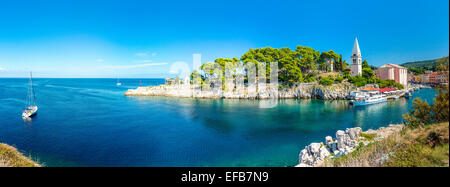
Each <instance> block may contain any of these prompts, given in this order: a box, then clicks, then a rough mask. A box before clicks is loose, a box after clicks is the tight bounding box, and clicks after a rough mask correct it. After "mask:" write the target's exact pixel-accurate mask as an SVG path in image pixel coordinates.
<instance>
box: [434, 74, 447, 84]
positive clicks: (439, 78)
mask: <svg viewBox="0 0 450 187" xmlns="http://www.w3.org/2000/svg"><path fill="white" fill-rule="evenodd" d="M436 84H439V85H448V71H441V72H439V73H437V75H436Z"/></svg>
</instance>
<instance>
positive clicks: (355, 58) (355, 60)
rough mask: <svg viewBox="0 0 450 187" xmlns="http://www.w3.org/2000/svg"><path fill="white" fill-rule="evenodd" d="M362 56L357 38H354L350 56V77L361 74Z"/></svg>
mask: <svg viewBox="0 0 450 187" xmlns="http://www.w3.org/2000/svg"><path fill="white" fill-rule="evenodd" d="M361 59H362V56H361V50H360V49H359V44H358V38H355V43H354V44H353V50H352V56H351V65H350V66H351V73H352V77H353V76H356V75H362V60H361Z"/></svg>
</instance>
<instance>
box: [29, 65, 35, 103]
mask: <svg viewBox="0 0 450 187" xmlns="http://www.w3.org/2000/svg"><path fill="white" fill-rule="evenodd" d="M30 105H32V106H34V105H36V97H35V95H34V90H33V73H32V72H31V71H30Z"/></svg>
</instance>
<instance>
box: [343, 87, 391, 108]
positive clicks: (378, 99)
mask: <svg viewBox="0 0 450 187" xmlns="http://www.w3.org/2000/svg"><path fill="white" fill-rule="evenodd" d="M386 101H387V99H386V97H385V95H383V94H381V93H380V92H379V91H378V90H370V91H363V92H361V94H359V96H357V97H355V98H354V99H352V100H351V101H350V103H351V104H353V105H354V106H364V105H370V104H376V103H382V102H386Z"/></svg>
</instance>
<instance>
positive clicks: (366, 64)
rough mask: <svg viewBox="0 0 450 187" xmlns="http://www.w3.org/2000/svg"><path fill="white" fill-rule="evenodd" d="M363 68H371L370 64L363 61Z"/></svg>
mask: <svg viewBox="0 0 450 187" xmlns="http://www.w3.org/2000/svg"><path fill="white" fill-rule="evenodd" d="M361 66H362V69H364V68H370V66H369V63H368V62H367V60H366V59H364V60H363V61H362V64H361Z"/></svg>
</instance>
